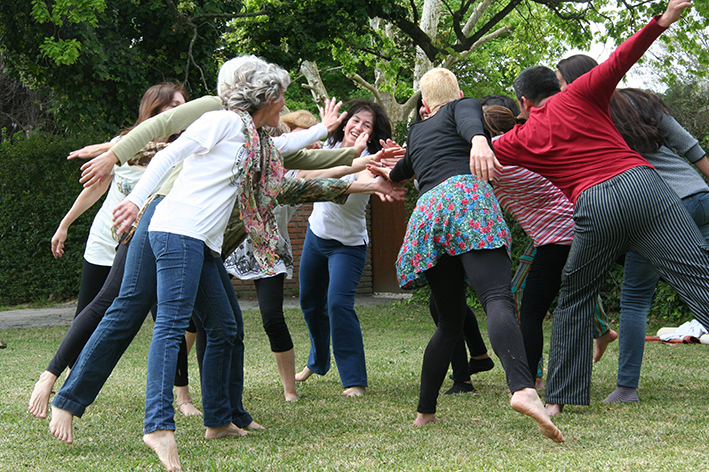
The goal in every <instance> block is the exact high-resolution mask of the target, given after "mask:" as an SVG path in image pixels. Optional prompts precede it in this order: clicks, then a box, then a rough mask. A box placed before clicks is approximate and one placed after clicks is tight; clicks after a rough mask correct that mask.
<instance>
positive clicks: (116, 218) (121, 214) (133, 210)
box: [113, 200, 140, 234]
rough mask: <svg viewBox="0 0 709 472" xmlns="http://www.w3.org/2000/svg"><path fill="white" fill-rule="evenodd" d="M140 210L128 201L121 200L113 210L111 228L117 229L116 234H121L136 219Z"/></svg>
mask: <svg viewBox="0 0 709 472" xmlns="http://www.w3.org/2000/svg"><path fill="white" fill-rule="evenodd" d="M139 210H140V208H138V206H137V205H136V204H135V203H133V202H131V201H128V200H123V201H122V202H121V203H119V204H118V205H117V206H116V208H114V209H113V227H114V228H117V229H116V233H117V234H121V233H123V232H126V231H128V230H129V229H130V227H131V225H132V224H133V223H135V220H136V218H138V211H139Z"/></svg>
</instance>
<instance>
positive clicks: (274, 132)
mask: <svg viewBox="0 0 709 472" xmlns="http://www.w3.org/2000/svg"><path fill="white" fill-rule="evenodd" d="M262 128H263V130H264V131H265V132H266V133H267V134H268V135H269V136H270V137H272V138H277V137H278V136H280V135H282V134H285V133H290V132H291V128H290V126H288V125H287V124H285V123H284V122H283V120H282V119H279V120H278V126H276V127H273V126H268V125H263V126H262Z"/></svg>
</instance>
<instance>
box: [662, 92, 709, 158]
mask: <svg viewBox="0 0 709 472" xmlns="http://www.w3.org/2000/svg"><path fill="white" fill-rule="evenodd" d="M662 99H663V100H664V101H665V103H667V105H669V106H670V108H672V115H673V116H674V117H675V118H676V119H677V121H679V122H680V123H681V124H682V126H684V128H685V129H686V130H687V131H689V133H690V134H691V135H692V136H694V137H695V138H697V139H698V140H699V142H700V143H701V145H702V147H703V148H704V149H709V82H706V81H704V82H700V81H697V80H691V79H690V80H686V81H681V80H677V81H676V82H674V83H673V84H671V85H670V86H669V88H668V89H667V90H666V91H665V93H664V94H662Z"/></svg>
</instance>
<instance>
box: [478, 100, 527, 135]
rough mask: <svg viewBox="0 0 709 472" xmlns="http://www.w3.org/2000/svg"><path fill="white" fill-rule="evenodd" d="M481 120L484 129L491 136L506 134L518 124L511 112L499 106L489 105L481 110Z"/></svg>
mask: <svg viewBox="0 0 709 472" xmlns="http://www.w3.org/2000/svg"><path fill="white" fill-rule="evenodd" d="M483 119H484V120H485V127H487V129H488V131H490V134H492V135H493V136H498V135H500V134H504V133H506V132H508V131H509V130H511V129H512V128H514V126H515V125H516V124H517V123H518V122H517V118H515V115H514V114H513V113H512V110H510V109H509V108H507V107H503V106H500V105H490V106H488V107H486V108H485V109H483Z"/></svg>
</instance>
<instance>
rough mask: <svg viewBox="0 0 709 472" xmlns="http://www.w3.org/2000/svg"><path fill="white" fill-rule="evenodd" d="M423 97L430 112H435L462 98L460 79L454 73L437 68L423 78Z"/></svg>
mask: <svg viewBox="0 0 709 472" xmlns="http://www.w3.org/2000/svg"><path fill="white" fill-rule="evenodd" d="M421 97H423V100H424V101H425V102H426V105H427V106H428V108H429V110H434V109H436V108H438V107H440V106H441V105H445V104H446V103H448V102H452V101H453V100H458V99H459V98H460V87H459V86H458V79H457V78H456V77H455V74H453V72H451V71H449V70H448V69H444V68H442V67H436V68H435V69H431V70H430V71H428V72H426V73H425V74H424V75H423V77H421Z"/></svg>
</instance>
